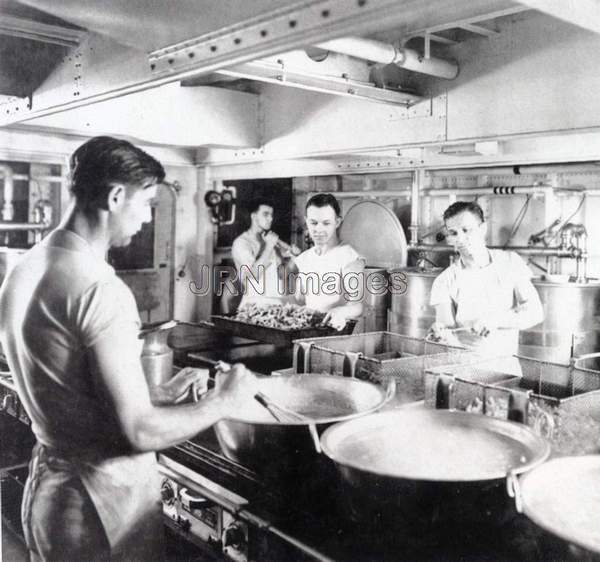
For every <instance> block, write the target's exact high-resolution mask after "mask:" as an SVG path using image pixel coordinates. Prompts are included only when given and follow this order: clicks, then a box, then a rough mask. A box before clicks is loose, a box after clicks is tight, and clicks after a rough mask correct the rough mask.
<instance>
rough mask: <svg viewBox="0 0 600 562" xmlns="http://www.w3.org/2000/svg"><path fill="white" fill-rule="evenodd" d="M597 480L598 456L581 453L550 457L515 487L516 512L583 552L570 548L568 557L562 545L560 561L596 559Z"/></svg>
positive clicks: (599, 537) (599, 551)
mask: <svg viewBox="0 0 600 562" xmlns="http://www.w3.org/2000/svg"><path fill="white" fill-rule="evenodd" d="M598 482H600V455H584V456H579V457H562V458H555V459H552V460H551V461H549V462H547V463H545V464H544V465H543V466H540V467H538V468H536V469H535V470H532V471H531V472H529V473H527V474H526V475H525V476H524V477H523V479H522V481H521V482H520V484H519V486H518V487H517V489H516V499H517V507H518V508H519V510H520V511H522V512H523V513H525V515H526V516H527V517H529V518H530V519H531V520H532V521H534V522H535V523H536V524H537V525H539V526H540V527H541V528H542V529H544V530H546V531H548V532H549V533H551V534H552V535H554V536H556V537H559V538H560V539H562V540H563V541H565V542H566V543H569V544H572V545H576V546H577V547H578V548H580V549H584V550H585V551H586V552H581V551H578V550H573V549H572V548H571V549H570V551H571V552H570V556H568V554H569V549H567V548H565V551H566V552H565V554H563V555H559V558H560V559H562V560H566V559H571V560H576V559H577V560H598V555H600V526H599V525H598V516H600V494H599V493H598ZM563 547H564V545H563ZM555 552H556V551H555ZM591 553H594V554H595V558H592V555H591ZM557 554H558V553H557Z"/></svg>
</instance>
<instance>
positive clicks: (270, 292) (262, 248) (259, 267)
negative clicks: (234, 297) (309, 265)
mask: <svg viewBox="0 0 600 562" xmlns="http://www.w3.org/2000/svg"><path fill="white" fill-rule="evenodd" d="M249 211H250V228H249V229H248V230H246V231H245V232H243V233H242V234H240V235H239V236H238V237H237V238H236V239H235V240H234V242H233V246H232V248H231V254H232V257H233V261H234V262H235V266H236V270H237V274H238V282H239V284H240V286H241V291H242V295H243V296H242V300H241V302H240V308H242V307H244V306H246V305H249V304H258V305H269V304H281V303H283V302H286V301H289V300H290V296H289V295H288V294H286V292H285V285H284V283H282V278H283V277H284V276H285V268H286V265H287V260H288V259H289V258H290V257H291V253H290V252H289V251H284V250H282V249H281V248H280V247H279V236H278V235H277V234H276V233H275V232H273V231H272V230H271V225H272V224H273V204H272V203H271V202H270V201H269V200H268V199H255V200H254V201H253V202H252V203H251V206H250V209H249ZM295 250H296V248H295V247H292V250H291V252H293V253H296V252H295ZM297 253H300V252H299V251H298V252H297Z"/></svg>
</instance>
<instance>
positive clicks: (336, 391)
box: [215, 374, 395, 473]
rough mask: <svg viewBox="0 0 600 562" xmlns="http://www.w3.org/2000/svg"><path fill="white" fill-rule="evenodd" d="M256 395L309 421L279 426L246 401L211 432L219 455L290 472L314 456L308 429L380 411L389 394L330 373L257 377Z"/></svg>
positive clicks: (390, 391) (391, 390)
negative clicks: (218, 446)
mask: <svg viewBox="0 0 600 562" xmlns="http://www.w3.org/2000/svg"><path fill="white" fill-rule="evenodd" d="M259 387H260V392H262V393H263V394H264V395H266V396H268V397H269V398H270V399H271V400H272V401H273V402H275V403H277V404H279V405H280V406H282V407H284V408H287V409H288V410H292V411H294V412H297V413H299V414H302V415H304V416H306V417H308V418H310V419H311V420H312V423H311V424H307V423H306V422H296V423H279V422H277V421H275V420H274V419H273V417H272V415H271V414H270V413H269V412H268V411H267V410H266V409H265V408H264V407H263V406H261V405H260V404H259V403H258V402H254V403H250V404H248V406H247V407H246V408H244V410H242V411H240V412H238V415H237V416H236V418H235V419H226V420H221V421H219V422H218V423H217V424H216V425H215V433H216V435H217V438H218V440H219V444H220V445H221V449H222V450H223V452H224V453H225V455H226V456H227V457H228V458H230V459H231V460H234V461H236V462H239V463H241V464H243V465H245V466H249V467H251V468H254V469H256V470H258V471H261V472H265V471H269V472H275V473H277V472H282V471H283V472H285V471H287V470H291V471H295V470H297V469H302V467H304V466H306V465H310V464H311V462H312V461H314V460H315V458H316V457H317V455H316V449H315V443H314V440H313V437H312V436H311V432H310V431H309V426H310V425H313V426H314V427H316V429H317V430H318V431H322V430H323V429H325V428H326V427H327V426H329V425H331V424H333V423H336V422H339V421H344V420H350V419H353V418H356V417H359V416H363V415H365V414H368V413H372V412H374V411H376V410H377V409H379V408H380V407H382V406H383V405H384V404H385V402H386V401H387V400H389V399H390V397H391V396H392V395H393V393H394V390H395V389H394V385H393V384H392V385H390V386H388V388H385V387H383V386H380V385H376V384H373V383H370V382H366V381H361V380H358V379H352V378H346V377H338V376H333V375H315V374H304V375H281V376H275V377H260V378H259Z"/></svg>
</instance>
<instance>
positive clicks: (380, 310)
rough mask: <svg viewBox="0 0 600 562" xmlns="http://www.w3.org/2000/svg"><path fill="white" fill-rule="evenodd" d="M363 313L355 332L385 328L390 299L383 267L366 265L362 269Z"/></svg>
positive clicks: (385, 272) (386, 276) (382, 330)
mask: <svg viewBox="0 0 600 562" xmlns="http://www.w3.org/2000/svg"><path fill="white" fill-rule="evenodd" d="M364 274H365V277H364V280H365V281H364V287H363V290H364V296H363V299H362V303H363V313H362V316H361V317H360V319H359V321H358V324H357V327H356V329H355V333H358V332H384V331H385V330H387V309H388V306H389V304H388V303H389V300H390V291H389V287H388V284H389V277H388V272H387V270H386V269H385V268H378V267H366V268H365V271H364Z"/></svg>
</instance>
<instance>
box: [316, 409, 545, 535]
mask: <svg viewBox="0 0 600 562" xmlns="http://www.w3.org/2000/svg"><path fill="white" fill-rule="evenodd" d="M321 445H322V448H323V452H324V453H325V454H326V455H327V456H328V457H329V458H331V459H332V460H333V462H334V463H335V464H336V466H337V469H338V471H339V473H340V475H341V477H342V481H343V484H344V491H345V493H344V494H343V498H344V499H345V501H347V502H348V505H347V507H348V508H349V509H350V512H351V514H352V515H353V517H354V518H359V519H365V520H370V521H372V520H375V519H376V520H381V519H382V518H383V519H384V520H385V521H386V524H387V523H389V522H393V521H395V522H402V524H403V525H404V527H405V528H406V526H412V531H413V532H419V533H423V532H424V531H425V530H427V529H430V528H431V525H432V524H433V525H434V526H436V525H437V528H436V532H438V531H440V529H441V531H442V532H449V529H451V528H452V529H454V530H456V528H457V527H458V528H460V529H461V532H463V531H464V529H466V528H469V526H475V527H477V526H479V524H480V523H481V522H485V520H486V519H487V520H493V521H498V520H500V519H502V518H506V516H507V515H506V513H507V511H506V510H507V509H510V510H512V512H513V513H515V510H514V502H513V501H512V500H511V499H510V498H509V497H508V494H507V486H506V484H507V479H513V478H515V477H516V475H517V474H520V473H523V472H525V471H528V470H530V469H531V468H533V467H535V466H536V465H538V464H540V463H542V462H543V461H544V460H545V459H546V458H547V456H548V454H549V452H550V447H549V445H548V443H546V441H544V440H543V439H542V438H541V437H539V436H537V435H536V434H535V433H533V432H532V431H531V430H530V429H529V428H527V427H526V426H524V425H522V424H518V423H514V422H508V421H504V420H497V419H494V418H491V417H487V416H481V415H477V414H470V413H464V412H450V411H437V410H419V409H416V408H414V407H405V408H399V409H397V410H390V411H386V412H381V413H377V414H372V415H369V416H364V417H362V418H360V419H355V420H351V421H349V422H346V423H342V424H338V425H336V426H333V427H330V428H329V429H327V430H326V431H325V432H324V434H323V435H322V436H321ZM511 481H512V480H511Z"/></svg>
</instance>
